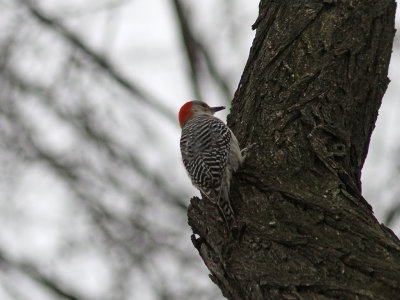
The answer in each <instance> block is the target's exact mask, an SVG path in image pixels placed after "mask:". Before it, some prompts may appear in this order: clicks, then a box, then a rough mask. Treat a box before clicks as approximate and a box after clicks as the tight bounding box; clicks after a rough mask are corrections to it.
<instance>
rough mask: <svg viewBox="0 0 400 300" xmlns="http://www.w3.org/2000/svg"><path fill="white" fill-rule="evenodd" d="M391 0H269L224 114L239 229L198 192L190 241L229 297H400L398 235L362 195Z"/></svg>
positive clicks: (388, 43)
mask: <svg viewBox="0 0 400 300" xmlns="http://www.w3.org/2000/svg"><path fill="white" fill-rule="evenodd" d="M395 8H396V4H395V1H394V0H381V1H367V0H353V1H350V0H348V1H344V0H342V1H341V0H337V1H334V0H331V1H329V0H325V1H317V0H299V1H298V0H296V1H290V0H286V1H285V0H282V1H272V0H269V1H267V0H262V1H261V3H260V12H259V17H258V19H257V21H256V23H255V24H254V28H256V29H257V33H256V37H255V39H254V42H253V46H252V48H251V51H250V57H249V59H248V62H247V65H246V68H245V70H244V73H243V76H242V78H241V81H240V84H239V87H238V90H237V91H236V94H235V97H234V100H233V104H232V105H233V106H232V111H231V114H230V116H229V117H228V125H229V126H230V128H231V129H232V130H233V132H234V133H235V134H236V136H237V137H238V140H239V142H240V144H241V146H242V147H245V146H246V145H250V144H252V143H257V146H256V148H255V149H254V150H253V152H251V153H250V155H249V157H248V158H247V160H246V162H245V164H244V165H243V167H242V168H241V170H240V171H239V172H237V173H236V174H235V176H234V178H233V182H232V188H231V201H232V204H233V206H234V209H235V212H236V216H237V219H238V222H239V223H240V224H241V226H242V227H241V231H240V233H239V234H238V235H234V234H232V233H231V232H229V231H228V230H227V227H226V226H225V224H224V221H223V219H222V217H221V216H220V214H219V212H218V209H217V208H216V207H215V206H213V205H212V204H211V203H209V202H208V201H207V200H204V199H203V200H200V199H198V198H196V197H195V198H193V199H192V201H191V206H190V207H189V212H188V216H189V224H190V225H191V227H192V229H193V232H194V233H195V234H196V236H193V243H194V245H195V247H196V248H197V249H198V250H199V253H200V255H201V257H202V258H203V260H204V262H205V264H206V265H207V267H208V268H209V270H210V272H211V275H210V277H211V279H212V280H213V281H214V282H215V283H216V284H217V285H218V286H219V287H220V289H221V291H222V293H223V295H224V296H225V297H227V298H228V299H307V300H308V299H399V298H400V242H399V240H398V239H397V237H396V236H395V235H394V234H393V232H392V231H390V230H389V229H388V228H386V227H385V226H384V225H381V224H379V223H378V222H377V220H376V219H375V217H374V215H373V212H372V209H371V207H370V206H369V205H368V203H367V202H366V201H365V200H364V198H363V197H362V195H361V181H360V176H361V168H362V166H363V163H364V160H365V157H366V155H367V152H368V145H369V141H370V136H371V133H372V130H373V128H374V124H375V121H376V118H377V115H378V109H379V106H380V104H381V100H382V96H383V94H384V92H385V90H386V87H387V85H388V82H389V80H388V78H387V70H388V65H389V61H390V54H391V49H392V42H393V37H394V15H395Z"/></svg>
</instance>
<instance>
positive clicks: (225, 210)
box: [217, 187, 238, 229]
mask: <svg viewBox="0 0 400 300" xmlns="http://www.w3.org/2000/svg"><path fill="white" fill-rule="evenodd" d="M217 205H218V207H219V210H220V211H221V214H222V216H223V217H224V219H225V222H226V224H227V226H228V228H230V229H232V228H237V227H238V226H237V222H236V218H235V212H234V211H233V208H232V204H231V201H230V200H229V190H228V188H226V187H222V189H221V193H220V196H219V200H218V202H217Z"/></svg>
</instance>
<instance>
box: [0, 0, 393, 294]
mask: <svg viewBox="0 0 400 300" xmlns="http://www.w3.org/2000/svg"><path fill="white" fill-rule="evenodd" d="M257 11H258V1H257V0H251V1H248V0H206V1H195V0H171V1H165V0H98V1H90V0H79V1H78V0H73V1H72V0H63V1H61V0H60V1H51V0H43V1H36V2H33V1H28V0H20V1H18V0H0V28H1V30H0V166H1V172H0V299H2V300H9V299H13V300H14V299H43V300H46V299H96V300H102V299H121V300H123V299H141V300H143V299H144V300H146V299H189V300H190V299H196V300H197V299H222V296H221V293H220V291H219V290H218V289H217V288H216V286H214V285H213V283H212V282H211V281H210V280H209V279H208V277H207V274H208V272H207V269H206V267H205V266H204V265H203V263H202V261H201V259H200V257H199V255H198V253H197V250H195V249H194V247H193V246H192V244H191V242H190V235H191V232H190V229H189V226H188V225H187V217H186V207H187V205H188V202H189V199H190V197H191V196H192V195H195V194H198V192H197V191H196V190H195V189H194V188H192V187H191V184H190V181H189V179H188V178H187V177H186V174H185V171H184V168H183V165H182V163H181V160H180V152H179V138H180V128H179V126H178V121H177V113H178V110H179V108H180V106H181V105H182V104H183V103H184V102H186V101H188V100H192V99H202V100H206V101H207V102H209V103H210V104H211V105H229V102H230V100H231V99H232V97H233V93H234V92H235V89H236V86H237V84H238V83H239V80H240V76H241V73H242V71H243V67H244V65H245V63H246V60H247V57H248V53H249V49H250V46H251V42H252V39H253V37H254V32H253V31H252V30H251V25H252V24H253V23H254V21H255V19H256V17H257ZM398 21H399V17H397V24H398ZM394 45H395V46H394V50H393V55H392V62H391V67H390V74H389V77H390V78H391V80H392V82H391V84H390V86H389V89H388V91H387V93H386V96H385V98H384V100H383V105H382V108H381V110H380V116H379V118H378V122H377V127H376V129H375V131H374V134H373V139H372V141H371V147H370V152H369V154H368V159H367V161H366V165H365V167H364V170H363V191H364V196H365V197H366V199H367V200H368V201H369V202H370V203H371V205H372V206H373V208H374V211H375V213H376V216H377V218H378V219H379V221H380V222H385V223H386V224H387V225H388V226H390V227H391V228H392V229H393V230H394V231H395V232H396V233H397V234H398V233H400V216H399V215H400V213H399V212H400V202H399V201H398V199H399V196H400V185H399V181H400V180H399V172H398V171H399V167H400V163H399V161H400V160H399V158H400V142H399V138H400V133H399V132H400V131H399V130H398V126H399V125H398V122H397V119H398V117H397V116H398V115H399V114H400V104H399V101H398V100H399V95H400V80H399V78H400V67H399V65H400V49H399V38H398V36H397V37H396V39H395V43H394ZM228 111H229V110H227V112H225V114H220V117H221V118H222V119H224V120H225V117H226V114H227V113H228Z"/></svg>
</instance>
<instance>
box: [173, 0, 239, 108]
mask: <svg viewBox="0 0 400 300" xmlns="http://www.w3.org/2000/svg"><path fill="white" fill-rule="evenodd" d="M172 3H173V5H174V8H175V12H176V16H177V18H178V21H179V28H180V31H181V34H182V42H183V45H184V47H185V51H186V57H187V60H188V63H189V65H190V72H191V80H192V87H193V91H194V93H195V96H196V97H197V99H202V97H201V93H200V72H201V69H200V65H201V57H203V58H204V61H205V64H206V66H207V68H208V71H209V73H210V75H211V76H212V78H213V79H214V80H215V83H216V84H217V86H218V87H219V88H220V90H221V91H222V93H223V94H224V96H225V98H226V101H227V102H228V103H229V102H230V101H231V99H232V93H231V91H230V90H229V87H228V84H227V82H226V80H225V79H224V78H223V77H222V75H221V74H220V73H219V71H218V69H217V65H216V64H215V62H214V60H213V59H212V56H211V54H210V53H209V51H208V49H207V47H206V46H205V45H204V44H203V43H202V42H201V41H200V40H199V39H198V38H196V37H195V35H194V32H193V29H192V28H191V25H190V22H189V20H188V18H187V16H186V14H185V11H184V7H183V4H182V2H181V1H180V0H172Z"/></svg>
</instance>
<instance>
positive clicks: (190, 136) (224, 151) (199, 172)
mask: <svg viewBox="0 0 400 300" xmlns="http://www.w3.org/2000/svg"><path fill="white" fill-rule="evenodd" d="M223 109H225V107H224V106H217V107H210V106H209V105H208V104H206V103H204V102H202V101H197V100H196V101H190V102H187V103H185V104H184V105H183V106H182V107H181V109H180V111H179V123H180V125H181V128H182V135H181V140H180V147H181V154H182V160H183V164H184V165H185V168H186V171H187V173H188V175H189V177H190V179H191V181H192V184H193V185H194V186H195V187H196V188H197V189H198V190H200V192H201V193H203V194H204V195H205V196H206V197H207V198H208V199H209V200H210V201H211V202H212V203H214V204H216V205H217V206H218V207H219V209H220V211H221V213H222V215H223V217H224V219H225V222H226V223H227V224H228V226H230V224H231V225H232V224H233V226H234V227H236V226H237V225H236V219H235V215H234V212H233V209H232V205H231V202H230V200H229V187H230V181H231V177H232V172H234V171H236V170H237V169H238V168H239V167H240V165H241V164H242V162H243V157H242V154H241V152H240V147H239V143H238V141H237V139H236V137H235V135H234V134H233V132H232V131H231V130H230V129H229V128H228V126H226V125H225V123H224V122H222V121H221V120H220V119H218V118H216V117H214V113H216V112H217V111H220V110H223Z"/></svg>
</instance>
